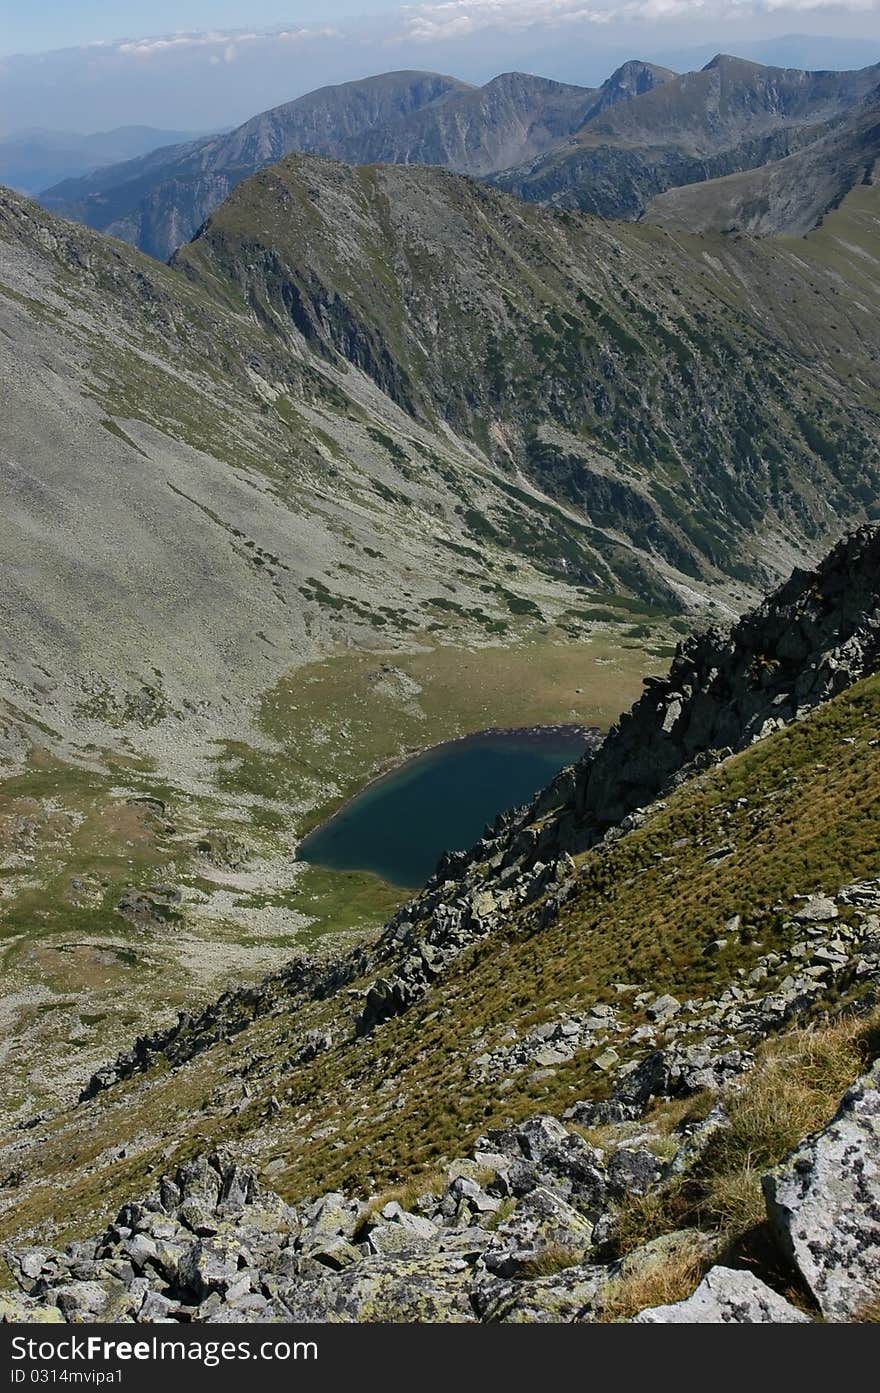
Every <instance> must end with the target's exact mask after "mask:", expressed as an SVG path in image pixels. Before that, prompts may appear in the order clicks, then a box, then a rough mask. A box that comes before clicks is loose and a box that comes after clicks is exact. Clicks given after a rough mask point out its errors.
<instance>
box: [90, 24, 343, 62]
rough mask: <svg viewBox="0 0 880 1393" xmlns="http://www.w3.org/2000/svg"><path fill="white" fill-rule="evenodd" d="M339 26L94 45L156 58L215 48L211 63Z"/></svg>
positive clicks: (327, 34) (326, 33)
mask: <svg viewBox="0 0 880 1393" xmlns="http://www.w3.org/2000/svg"><path fill="white" fill-rule="evenodd" d="M337 32H338V31H337V30H336V29H332V28H329V27H327V26H314V27H310V28H303V29H272V30H258V31H253V32H249V31H246V30H241V29H239V30H210V31H208V32H206V33H180V34H163V35H160V36H159V37H158V38H149V39H126V40H124V41H123V42H121V43H116V44H108V43H106V41H104V40H100V41H99V43H98V44H95V45H92V46H93V47H103V48H111V49H113V50H115V52H116V53H119V54H122V55H123V56H125V57H127V58H144V59H148V58H154V57H157V56H161V55H162V54H166V53H173V52H181V51H186V50H187V49H190V50H193V51H196V50H199V49H211V50H215V52H213V53H212V54H211V59H210V61H211V62H212V63H221V62H225V63H232V62H234V61H235V58H236V49H237V47H238V46H239V45H241V44H251V45H253V44H273V43H304V42H306V41H307V40H309V39H326V38H333V37H335V36H336V34H337Z"/></svg>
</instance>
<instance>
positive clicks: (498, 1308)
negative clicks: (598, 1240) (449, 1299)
mask: <svg viewBox="0 0 880 1393" xmlns="http://www.w3.org/2000/svg"><path fill="white" fill-rule="evenodd" d="M607 1280H608V1273H607V1270H606V1269H605V1268H604V1267H590V1266H583V1265H579V1266H576V1267H567V1268H565V1269H563V1271H562V1272H554V1273H553V1274H552V1275H551V1276H549V1277H536V1278H534V1279H533V1280H532V1281H506V1282H505V1281H496V1282H491V1283H487V1284H486V1285H485V1286H483V1287H481V1288H479V1289H478V1290H477V1291H476V1292H475V1294H474V1305H475V1307H476V1309H477V1312H478V1314H479V1317H480V1319H481V1320H483V1321H491V1322H493V1323H495V1322H502V1321H503V1322H507V1323H511V1324H512V1323H528V1324H551V1323H552V1324H561V1323H568V1322H571V1321H588V1320H591V1319H592V1313H593V1310H594V1308H595V1304H596V1301H597V1298H598V1297H599V1295H600V1293H601V1291H602V1288H603V1287H604V1285H605V1283H606V1282H607Z"/></svg>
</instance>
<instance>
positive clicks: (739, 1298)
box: [633, 1267, 810, 1325]
mask: <svg viewBox="0 0 880 1393" xmlns="http://www.w3.org/2000/svg"><path fill="white" fill-rule="evenodd" d="M633 1323H634V1324H643V1325H779V1324H785V1325H800V1324H807V1325H808V1324H810V1318H809V1316H805V1315H804V1313H803V1311H799V1310H798V1309H797V1307H796V1306H792V1304H791V1302H789V1301H786V1300H785V1298H784V1297H782V1296H779V1294H778V1293H777V1292H775V1291H773V1290H772V1288H771V1287H768V1286H767V1285H766V1284H765V1283H764V1282H762V1281H760V1280H759V1279H758V1278H757V1277H755V1276H754V1275H753V1274H752V1273H751V1272H739V1271H737V1270H735V1269H734V1268H732V1267H713V1268H712V1270H711V1272H708V1273H707V1274H706V1276H705V1277H704V1278H703V1280H702V1282H701V1283H700V1285H699V1286H698V1287H697V1289H696V1291H695V1292H694V1294H693V1296H689V1297H688V1298H687V1299H686V1300H685V1301H676V1302H675V1303H674V1304H673V1305H671V1306H651V1307H649V1308H648V1309H647V1310H645V1311H640V1312H639V1314H638V1315H637V1316H633Z"/></svg>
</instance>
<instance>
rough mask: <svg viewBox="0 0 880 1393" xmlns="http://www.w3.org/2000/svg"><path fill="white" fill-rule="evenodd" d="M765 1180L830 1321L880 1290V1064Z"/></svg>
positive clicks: (787, 1243) (792, 1254)
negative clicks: (817, 1129) (825, 1124)
mask: <svg viewBox="0 0 880 1393" xmlns="http://www.w3.org/2000/svg"><path fill="white" fill-rule="evenodd" d="M762 1183H763V1187H764V1197H765V1200H766V1203H767V1214H768V1217H769V1219H770V1223H771V1224H772V1226H773V1230H774V1232H775V1234H776V1236H777V1238H778V1240H779V1242H780V1244H781V1246H782V1248H783V1250H784V1252H785V1253H786V1254H787V1256H788V1257H789V1258H790V1260H791V1261H792V1262H793V1263H794V1265H795V1267H796V1268H797V1269H798V1271H799V1272H800V1274H801V1276H802V1277H803V1279H804V1281H805V1282H806V1284H807V1286H808V1287H809V1289H810V1291H811V1292H812V1293H813V1296H814V1297H815V1298H816V1301H817V1302H818V1304H819V1307H820V1309H821V1311H822V1314H823V1315H824V1316H825V1318H826V1320H833V1321H841V1320H850V1319H852V1317H853V1316H854V1315H855V1314H856V1313H857V1312H858V1310H859V1307H860V1306H863V1305H865V1304H866V1303H867V1302H869V1301H872V1300H876V1299H877V1298H878V1296H880V1063H877V1064H875V1066H874V1068H873V1069H872V1070H871V1071H870V1072H869V1073H868V1074H865V1075H864V1076H863V1077H862V1078H860V1079H859V1080H858V1081H857V1082H856V1083H855V1084H854V1085H853V1087H852V1088H850V1089H849V1090H848V1092H847V1093H846V1094H844V1097H843V1100H842V1102H841V1104H840V1107H839V1108H838V1110H837V1113H836V1115H835V1117H834V1119H833V1120H832V1121H831V1122H830V1123H829V1124H828V1126H827V1127H824V1128H823V1129H822V1130H821V1131H820V1132H816V1133H814V1134H813V1135H812V1136H811V1137H807V1138H806V1140H805V1141H803V1142H801V1144H800V1145H799V1146H798V1147H796V1148H795V1150H794V1151H792V1152H791V1153H790V1155H789V1156H787V1157H786V1159H785V1160H784V1161H783V1162H782V1164H781V1165H780V1166H778V1167H777V1168H776V1169H775V1170H773V1171H771V1172H770V1174H769V1175H766V1176H764V1179H763V1182H762Z"/></svg>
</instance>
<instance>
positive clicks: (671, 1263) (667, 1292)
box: [599, 1242, 709, 1323]
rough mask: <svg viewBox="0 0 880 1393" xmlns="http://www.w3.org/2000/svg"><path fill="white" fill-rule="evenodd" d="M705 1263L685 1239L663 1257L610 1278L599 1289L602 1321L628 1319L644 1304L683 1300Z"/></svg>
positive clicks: (702, 1252)
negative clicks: (616, 1277)
mask: <svg viewBox="0 0 880 1393" xmlns="http://www.w3.org/2000/svg"><path fill="white" fill-rule="evenodd" d="M708 1266H709V1263H708V1262H707V1259H706V1253H705V1249H703V1248H701V1247H700V1245H699V1244H698V1243H697V1242H694V1243H685V1244H682V1245H681V1247H679V1248H677V1249H676V1250H675V1251H674V1252H672V1253H670V1254H669V1256H668V1257H666V1258H664V1260H663V1261H661V1262H658V1263H655V1264H651V1265H650V1266H648V1267H646V1268H645V1269H644V1270H642V1271H639V1272H634V1273H632V1274H631V1275H629V1276H621V1277H620V1278H618V1279H617V1280H616V1281H613V1282H610V1283H609V1284H608V1286H607V1287H606V1288H605V1290H604V1292H603V1293H602V1300H601V1307H600V1315H599V1319H600V1320H601V1321H602V1322H605V1323H608V1322H616V1321H625V1320H630V1319H631V1317H632V1316H634V1315H636V1314H637V1312H639V1311H644V1310H645V1309H646V1307H648V1306H669V1305H672V1303H673V1302H675V1301H684V1300H685V1299H686V1298H687V1297H688V1296H690V1295H691V1294H692V1292H693V1291H695V1290H696V1288H697V1286H698V1285H699V1283H700V1279H701V1278H702V1276H703V1274H704V1272H705V1271H706V1269H707V1267H708Z"/></svg>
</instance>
